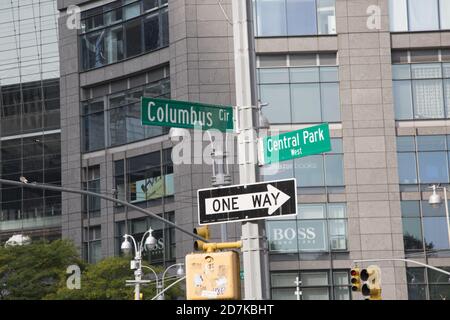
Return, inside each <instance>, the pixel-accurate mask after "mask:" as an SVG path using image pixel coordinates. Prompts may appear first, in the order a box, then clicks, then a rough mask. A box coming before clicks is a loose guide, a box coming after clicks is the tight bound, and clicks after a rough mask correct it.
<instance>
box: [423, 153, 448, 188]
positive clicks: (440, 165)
mask: <svg viewBox="0 0 450 320" xmlns="http://www.w3.org/2000/svg"><path fill="white" fill-rule="evenodd" d="M418 159H419V179H420V183H439V182H443V183H447V182H448V163H447V154H446V152H419V158H418Z"/></svg>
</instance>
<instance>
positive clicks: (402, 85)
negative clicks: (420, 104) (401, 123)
mask: <svg viewBox="0 0 450 320" xmlns="http://www.w3.org/2000/svg"><path fill="white" fill-rule="evenodd" d="M392 84H393V88H392V89H393V94H394V107H395V118H396V119H398V120H403V119H412V118H413V107H412V94H411V81H409V80H403V81H393V83H392Z"/></svg>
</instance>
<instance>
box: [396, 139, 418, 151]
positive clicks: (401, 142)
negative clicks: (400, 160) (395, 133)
mask: <svg viewBox="0 0 450 320" xmlns="http://www.w3.org/2000/svg"><path fill="white" fill-rule="evenodd" d="M397 151H399V152H400V151H413V152H415V151H416V146H415V142H414V137H412V136H404V137H397Z"/></svg>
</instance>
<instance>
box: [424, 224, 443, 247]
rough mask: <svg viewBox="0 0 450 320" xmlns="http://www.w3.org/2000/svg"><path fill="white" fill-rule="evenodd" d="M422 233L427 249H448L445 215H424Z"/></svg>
mask: <svg viewBox="0 0 450 320" xmlns="http://www.w3.org/2000/svg"><path fill="white" fill-rule="evenodd" d="M423 233H424V237H425V244H426V247H427V250H440V249H448V248H449V243H448V231H447V223H446V218H445V217H424V218H423Z"/></svg>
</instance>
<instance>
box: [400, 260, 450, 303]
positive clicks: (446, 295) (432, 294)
mask: <svg viewBox="0 0 450 320" xmlns="http://www.w3.org/2000/svg"><path fill="white" fill-rule="evenodd" d="M439 268H440V269H443V270H445V271H450V268H449V267H439ZM406 279H407V282H408V297H409V300H448V299H450V281H449V276H448V275H446V274H444V273H442V272H439V271H436V270H432V269H428V268H416V267H413V268H406Z"/></svg>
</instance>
